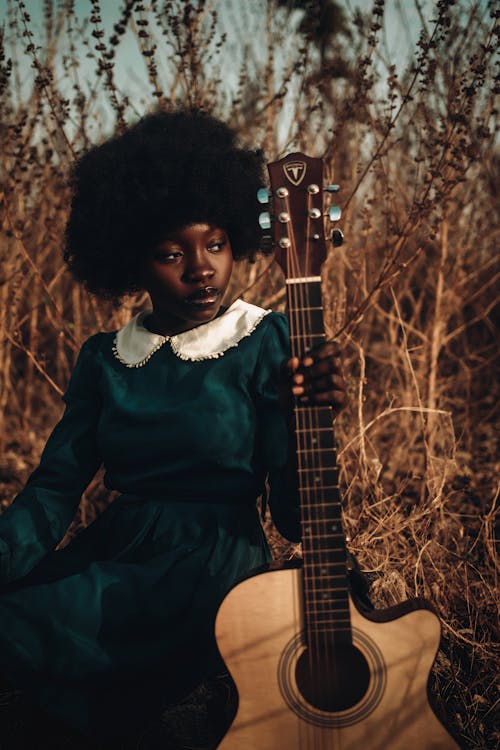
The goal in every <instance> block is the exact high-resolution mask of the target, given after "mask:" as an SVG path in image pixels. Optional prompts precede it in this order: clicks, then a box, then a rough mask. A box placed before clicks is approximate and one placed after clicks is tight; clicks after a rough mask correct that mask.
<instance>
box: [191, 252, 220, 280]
mask: <svg viewBox="0 0 500 750" xmlns="http://www.w3.org/2000/svg"><path fill="white" fill-rule="evenodd" d="M214 274H215V269H214V268H213V266H212V265H211V263H210V258H209V257H208V256H207V254H206V253H204V252H200V253H193V254H192V255H191V256H190V258H189V263H187V265H186V268H185V270H184V279H185V280H186V281H206V280H207V279H210V278H212V276H213V275H214Z"/></svg>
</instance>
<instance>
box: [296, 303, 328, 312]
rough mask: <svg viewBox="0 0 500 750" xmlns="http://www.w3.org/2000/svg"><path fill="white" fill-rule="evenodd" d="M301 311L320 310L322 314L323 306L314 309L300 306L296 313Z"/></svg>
mask: <svg viewBox="0 0 500 750" xmlns="http://www.w3.org/2000/svg"><path fill="white" fill-rule="evenodd" d="M303 310H321V312H323V306H322V305H317V306H316V307H312V306H307V305H300V308H299V309H298V310H297V311H296V312H299V313H301V312H302V311H303Z"/></svg>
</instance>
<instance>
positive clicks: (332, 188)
mask: <svg viewBox="0 0 500 750" xmlns="http://www.w3.org/2000/svg"><path fill="white" fill-rule="evenodd" d="M339 190H340V185H327V186H326V188H325V191H326V192H327V193H338V192H339Z"/></svg>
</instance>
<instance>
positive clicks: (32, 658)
mask: <svg viewBox="0 0 500 750" xmlns="http://www.w3.org/2000/svg"><path fill="white" fill-rule="evenodd" d="M270 559H271V555H270V552H269V548H268V545H267V542H266V540H265V536H264V533H263V530H262V526H261V524H260V521H259V518H258V513H257V509H256V507H255V503H254V502H252V503H249V502H241V501H240V504H236V502H235V503H234V504H229V503H226V504H222V503H221V504H215V503H212V502H210V503H209V502H203V501H200V502H186V501H184V500H183V501H175V500H171V499H166V498H150V497H148V498H145V497H141V496H138V495H128V494H125V495H121V496H120V497H119V498H117V499H116V500H115V501H114V502H112V503H111V505H109V506H108V508H107V509H106V510H105V511H104V512H103V513H102V514H101V516H99V518H97V519H96V520H95V521H94V522H93V523H92V524H91V525H90V526H88V527H87V528H86V529H84V530H83V531H82V532H80V533H79V534H78V535H77V536H76V537H75V538H74V539H73V540H72V541H71V542H70V543H69V544H68V545H67V546H66V547H65V548H63V549H61V550H57V551H55V552H52V553H50V554H49V555H47V556H46V557H45V558H44V559H43V560H42V561H41V562H40V563H39V564H38V565H37V566H36V567H35V568H34V569H33V570H32V571H31V572H30V573H29V574H28V575H26V576H25V577H24V578H21V579H18V580H17V581H15V582H14V583H11V584H9V585H7V586H3V587H2V588H1V589H0V673H1V675H2V676H4V677H5V678H6V679H8V680H9V681H11V682H12V683H13V685H15V686H16V687H19V688H20V689H22V690H23V691H24V692H25V693H26V695H28V696H29V697H31V698H32V699H33V700H35V701H36V702H37V703H38V704H39V705H41V706H42V707H44V708H45V709H46V710H47V711H49V712H50V713H52V714H55V715H57V716H59V717H60V718H61V719H63V720H64V721H65V722H66V723H67V724H69V725H70V726H73V727H75V728H77V729H79V730H80V731H82V732H83V733H84V734H87V735H89V736H100V737H106V736H108V737H121V736H126V735H127V734H128V733H129V732H131V731H134V730H137V729H140V728H142V727H143V726H144V725H145V724H146V723H147V721H148V720H149V719H150V718H151V717H153V716H155V715H156V713H157V712H158V711H159V710H160V709H161V708H162V706H164V705H166V704H167V703H168V702H170V701H172V700H175V699H176V698H179V697H181V696H182V694H183V693H185V692H186V691H187V690H189V689H190V688H191V687H193V686H194V685H195V684H196V683H197V682H198V681H200V680H201V679H203V677H205V676H209V675H212V674H216V673H217V672H218V671H222V670H223V669H224V665H223V663H222V661H221V659H220V656H219V654H218V651H217V647H216V644H215V638H214V634H213V631H214V621H215V616H216V613H217V610H218V607H219V605H220V602H221V601H222V599H223V597H224V596H225V594H226V593H227V592H228V591H229V590H230V589H231V588H232V586H234V584H235V583H236V582H237V581H238V580H239V579H241V578H244V577H245V576H246V575H248V574H249V573H250V571H251V570H252V569H255V568H257V567H259V566H261V565H263V564H264V563H266V562H269V561H270Z"/></svg>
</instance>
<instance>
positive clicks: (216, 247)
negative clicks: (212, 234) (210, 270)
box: [208, 239, 227, 253]
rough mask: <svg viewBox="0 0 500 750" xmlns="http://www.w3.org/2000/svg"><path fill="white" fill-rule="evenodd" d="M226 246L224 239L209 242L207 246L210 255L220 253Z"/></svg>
mask: <svg viewBox="0 0 500 750" xmlns="http://www.w3.org/2000/svg"><path fill="white" fill-rule="evenodd" d="M226 244H227V240H226V239H221V240H217V241H216V242H211V243H210V244H209V245H208V249H209V250H210V252H212V253H220V251H221V250H222V249H223V248H224V247H225V246H226Z"/></svg>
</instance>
